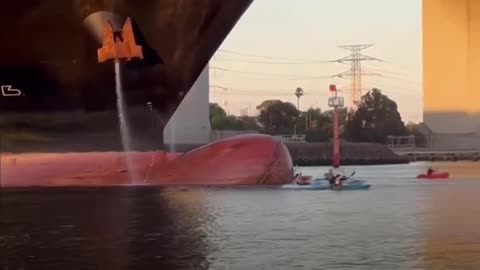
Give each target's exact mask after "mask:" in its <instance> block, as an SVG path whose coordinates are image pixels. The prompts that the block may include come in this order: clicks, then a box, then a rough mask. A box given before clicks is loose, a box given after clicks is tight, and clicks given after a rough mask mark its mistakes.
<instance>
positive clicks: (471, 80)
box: [422, 0, 480, 150]
mask: <svg viewBox="0 0 480 270" xmlns="http://www.w3.org/2000/svg"><path fill="white" fill-rule="evenodd" d="M479 72H480V1H478V0H423V84H424V87H423V88H424V101H423V103H424V123H425V124H426V125H425V126H423V127H422V130H423V133H424V134H426V135H427V141H428V147H429V148H434V149H438V148H441V149H452V150H455V149H457V150H461V149H480V76H479Z"/></svg>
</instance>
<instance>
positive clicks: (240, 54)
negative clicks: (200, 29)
mask: <svg viewBox="0 0 480 270" xmlns="http://www.w3.org/2000/svg"><path fill="white" fill-rule="evenodd" d="M218 51H219V52H223V53H227V54H233V55H239V56H249V57H256V58H265V59H273V60H275V59H278V60H287V61H296V62H307V63H330V62H334V61H331V60H311V59H308V60H307V59H298V58H288V57H278V56H266V55H258V54H250V53H243V52H235V51H230V50H223V49H219V50H218Z"/></svg>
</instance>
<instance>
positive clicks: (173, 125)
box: [168, 115, 177, 153]
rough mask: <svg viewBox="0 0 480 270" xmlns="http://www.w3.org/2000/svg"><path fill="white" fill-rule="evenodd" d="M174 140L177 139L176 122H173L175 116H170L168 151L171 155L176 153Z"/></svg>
mask: <svg viewBox="0 0 480 270" xmlns="http://www.w3.org/2000/svg"><path fill="white" fill-rule="evenodd" d="M176 138H177V120H175V115H173V116H172V123H171V126H170V145H169V146H170V147H169V149H168V150H169V151H170V152H171V153H175V152H176V143H177V142H176Z"/></svg>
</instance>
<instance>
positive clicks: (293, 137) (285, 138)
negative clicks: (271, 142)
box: [275, 134, 306, 142]
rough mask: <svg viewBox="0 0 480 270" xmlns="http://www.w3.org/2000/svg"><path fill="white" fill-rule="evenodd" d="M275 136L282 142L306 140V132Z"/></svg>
mask: <svg viewBox="0 0 480 270" xmlns="http://www.w3.org/2000/svg"><path fill="white" fill-rule="evenodd" d="M275 138H277V139H278V140H280V141H282V142H306V140H305V134H296V135H278V136H275Z"/></svg>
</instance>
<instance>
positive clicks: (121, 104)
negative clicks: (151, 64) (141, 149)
mask: <svg viewBox="0 0 480 270" xmlns="http://www.w3.org/2000/svg"><path fill="white" fill-rule="evenodd" d="M115 92H116V93H117V110H118V118H119V120H120V136H121V138H122V146H123V150H124V151H125V152H124V153H125V162H126V165H127V169H128V174H129V176H130V181H131V182H132V183H138V179H139V178H138V176H137V174H136V172H135V164H134V162H133V159H132V156H131V155H130V152H131V151H132V149H133V147H132V138H131V136H130V128H129V126H128V120H127V111H126V106H125V100H124V97H123V86H122V74H121V70H120V60H115Z"/></svg>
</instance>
